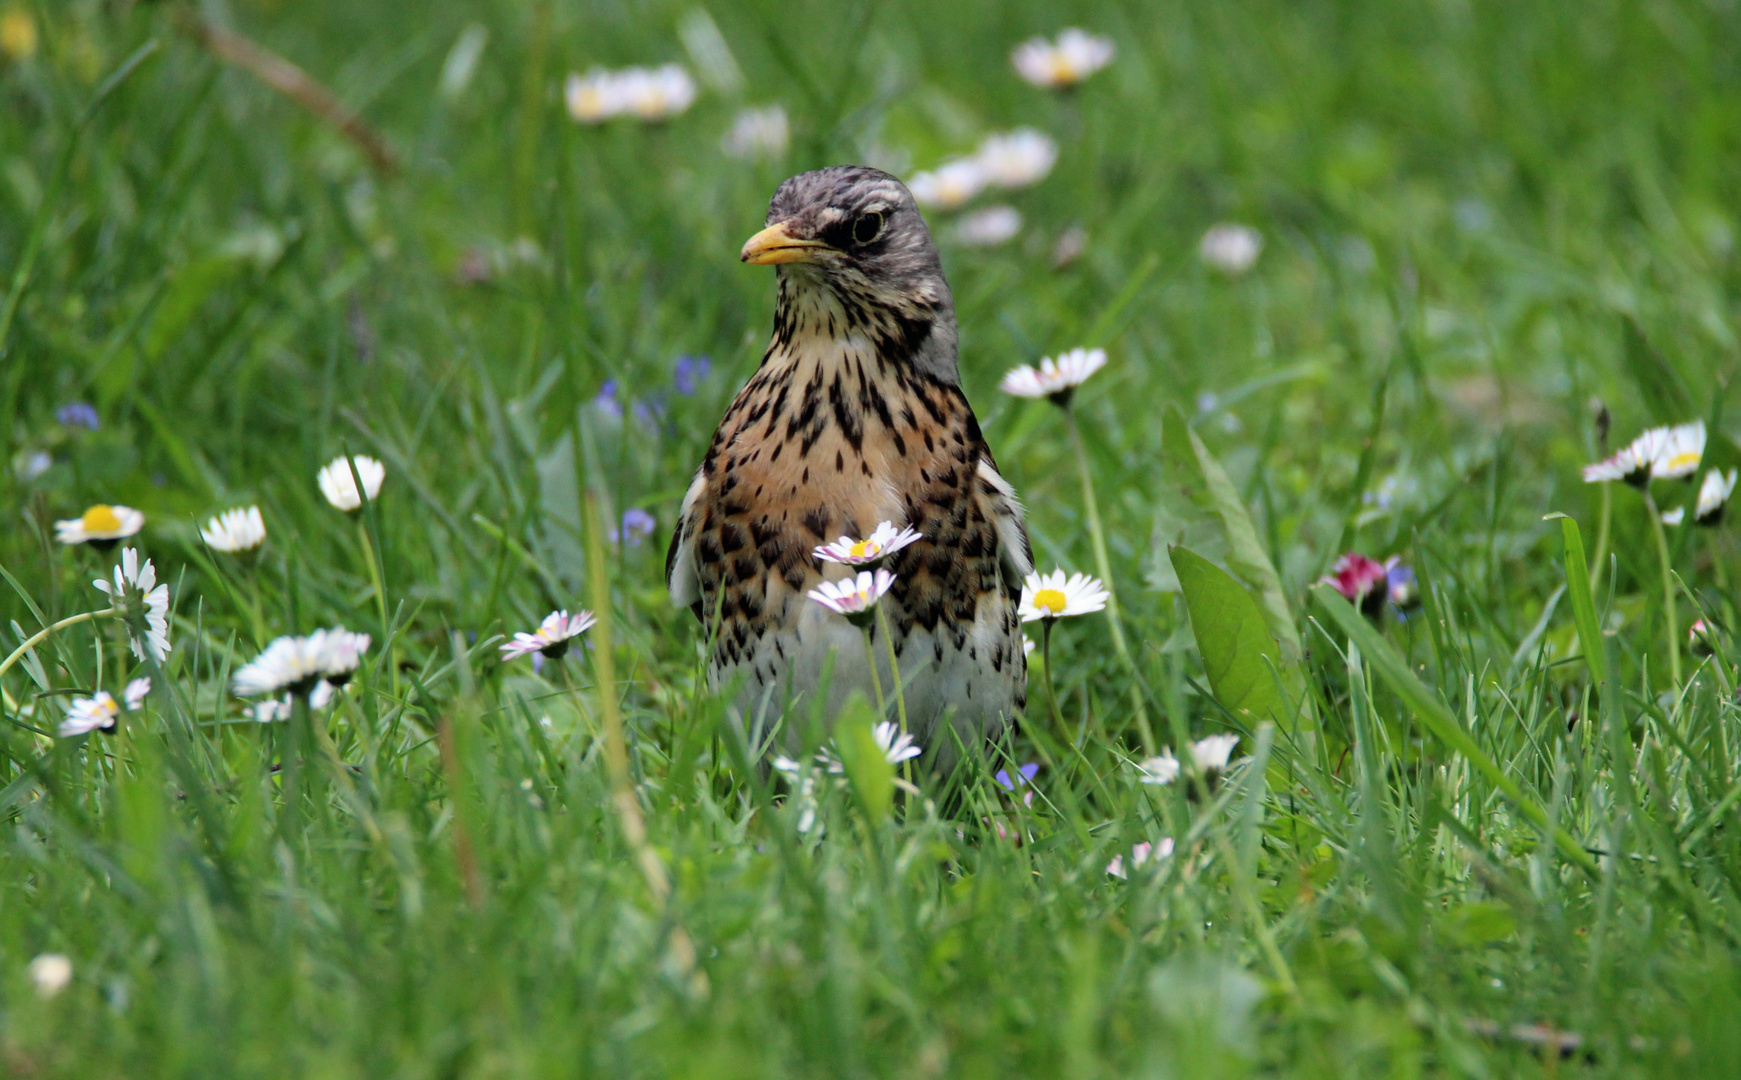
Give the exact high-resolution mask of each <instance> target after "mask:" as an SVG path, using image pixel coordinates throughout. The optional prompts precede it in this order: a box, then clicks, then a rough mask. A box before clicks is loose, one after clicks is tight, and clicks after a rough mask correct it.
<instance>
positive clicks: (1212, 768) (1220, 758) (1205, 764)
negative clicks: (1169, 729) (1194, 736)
mask: <svg viewBox="0 0 1741 1080" xmlns="http://www.w3.org/2000/svg"><path fill="white" fill-rule="evenodd" d="M1238 745H1239V736H1238V735H1210V736H1209V737H1207V738H1203V739H1198V740H1197V741H1196V742H1194V743H1192V744H1191V759H1192V760H1193V761H1195V762H1196V763H1197V767H1198V768H1199V769H1202V770H1203V771H1204V772H1206V773H1221V772H1226V771H1227V757H1228V755H1229V754H1232V753H1233V748H1234V747H1236V746H1238Z"/></svg>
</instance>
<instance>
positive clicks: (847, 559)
mask: <svg viewBox="0 0 1741 1080" xmlns="http://www.w3.org/2000/svg"><path fill="white" fill-rule="evenodd" d="M923 535H924V534H922V533H919V532H917V531H915V530H913V529H911V528H901V529H896V528H895V524H894V522H892V521H883V522H879V523H878V524H877V527H876V528H875V529H873V530H871V534H870V535H869V536H867V537H865V538H864V539H863V540H854V539H853V538H852V537H850V536H843V537H841V538H840V539H838V540H836V541H835V542H834V543H832V544H823V545H821V546H820V547H818V548H817V549H816V550H815V551H813V552H812V553H811V554H813V555H815V556H816V558H818V559H821V560H822V561H823V562H831V563H841V564H843V565H846V566H863V567H867V568H868V567H872V566H875V565H877V564H879V563H881V562H882V561H883V560H884V559H886V558H888V557H889V556H890V555H893V554H894V553H895V552H897V551H899V550H901V549H902V548H904V547H906V546H907V545H908V544H911V543H913V542H915V541H917V540H918V539H920V537H921V536H923Z"/></svg>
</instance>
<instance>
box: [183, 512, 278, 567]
mask: <svg viewBox="0 0 1741 1080" xmlns="http://www.w3.org/2000/svg"><path fill="white" fill-rule="evenodd" d="M199 535H200V539H201V540H204V541H205V542H206V543H207V544H208V545H209V546H210V547H211V548H212V550H213V551H222V552H224V553H225V554H227V555H235V554H238V553H240V552H244V551H253V550H254V549H255V548H257V547H259V546H260V545H261V544H264V543H265V542H266V521H265V519H264V518H262V517H261V516H260V508H259V507H258V506H250V507H248V508H246V509H236V510H225V511H224V512H223V513H221V514H219V515H218V516H217V517H215V518H212V519H211V520H210V521H208V522H206V523H205V527H204V528H202V529H201V530H200V531H199Z"/></svg>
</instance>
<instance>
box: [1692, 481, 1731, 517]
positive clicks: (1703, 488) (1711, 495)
mask: <svg viewBox="0 0 1741 1080" xmlns="http://www.w3.org/2000/svg"><path fill="white" fill-rule="evenodd" d="M1737 471H1738V470H1735V469H1730V470H1729V471H1728V472H1726V473H1725V472H1722V471H1720V470H1717V469H1711V470H1710V471H1708V472H1706V473H1705V479H1704V482H1703V483H1701V484H1700V485H1699V501H1698V505H1697V506H1695V507H1694V509H1693V520H1694V521H1697V522H1698V523H1699V524H1700V525H1716V524H1718V523H1719V522H1721V521H1722V520H1723V508H1724V507H1725V506H1727V505H1728V503H1729V496H1730V495H1732V494H1734V493H1735V477H1736V473H1737Z"/></svg>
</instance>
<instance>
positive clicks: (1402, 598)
mask: <svg viewBox="0 0 1741 1080" xmlns="http://www.w3.org/2000/svg"><path fill="white" fill-rule="evenodd" d="M1384 579H1385V582H1386V583H1387V584H1388V586H1389V592H1390V602H1391V603H1392V604H1394V605H1396V610H1397V614H1398V615H1405V613H1406V612H1408V611H1409V610H1411V609H1412V608H1414V607H1415V606H1416V605H1418V604H1419V603H1420V602H1421V591H1420V587H1419V586H1418V585H1417V584H1416V583H1415V570H1414V567H1412V566H1405V565H1403V561H1402V559H1401V558H1400V557H1399V556H1396V555H1392V556H1391V557H1390V558H1388V559H1386V560H1384Z"/></svg>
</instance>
